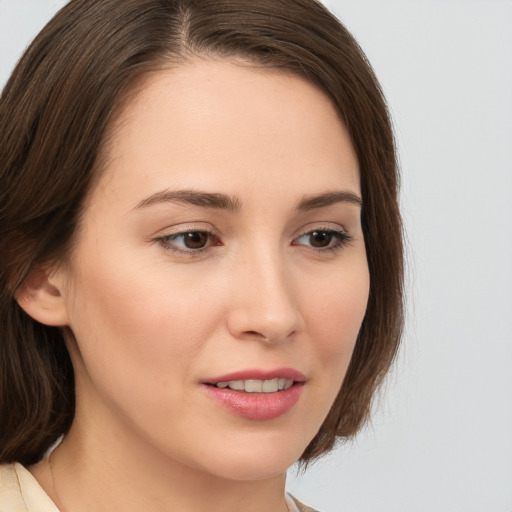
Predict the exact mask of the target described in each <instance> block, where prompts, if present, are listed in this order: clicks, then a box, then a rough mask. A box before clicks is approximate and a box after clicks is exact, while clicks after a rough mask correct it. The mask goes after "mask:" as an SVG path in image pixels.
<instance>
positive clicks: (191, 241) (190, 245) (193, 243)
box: [182, 231, 210, 249]
mask: <svg viewBox="0 0 512 512" xmlns="http://www.w3.org/2000/svg"><path fill="white" fill-rule="evenodd" d="M182 236H183V245H184V246H185V247H186V248H187V249H203V248H204V247H206V245H207V244H208V240H209V238H210V235H209V233H206V232H205V231H191V232H190V233H184V234H183V235H182Z"/></svg>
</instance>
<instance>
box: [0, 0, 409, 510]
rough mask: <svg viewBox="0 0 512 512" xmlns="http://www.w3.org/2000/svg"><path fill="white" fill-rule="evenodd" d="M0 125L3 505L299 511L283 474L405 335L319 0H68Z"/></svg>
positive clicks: (364, 122)
mask: <svg viewBox="0 0 512 512" xmlns="http://www.w3.org/2000/svg"><path fill="white" fill-rule="evenodd" d="M0 119H2V124H1V128H0V162H1V164H0V172H1V176H0V179H1V181H2V183H3V184H5V187H4V189H3V190H2V192H1V202H0V205H1V207H0V208H1V217H0V218H1V222H0V230H1V232H0V240H1V244H2V245H1V252H0V254H1V267H0V268H1V270H0V271H1V285H0V286H1V303H0V312H1V313H0V314H1V325H2V326H3V327H2V329H3V332H2V338H1V351H2V356H1V361H2V367H1V391H0V396H1V398H0V408H1V411H0V417H1V418H2V422H1V426H0V429H1V430H0V439H1V441H0V462H2V463H3V464H4V465H3V466H2V472H1V478H0V489H1V492H0V504H1V506H0V509H1V510H2V511H4V510H5V511H11V510H13V511H14V510H16V511H17V510H27V511H30V512H35V511H36V510H37V511H44V512H46V511H55V510H60V511H61V512H81V511H85V510H87V511H103V510H112V509H113V508H114V507H117V508H119V509H121V510H124V511H131V510H147V511H163V510H169V509H171V510H180V511H184V512H187V511H203V510H209V511H216V510H223V511H225V510H237V511H241V510H243V511H256V510H257V511H260V512H261V511H269V512H270V511H287V510H289V511H293V510H309V509H308V508H307V507H305V506H304V505H302V504H300V503H298V502H297V501H296V500H295V499H293V498H292V497H290V496H286V494H285V474H286V470H287V468H288V467H289V466H290V465H291V464H293V463H294V462H295V461H297V460H299V461H300V462H301V463H302V464H303V465H307V463H308V462H309V461H311V460H313V459H314V458H316V457H318V456H320V455H322V454H324V453H326V452H327V451H329V450H330V449H332V447H333V446H334V445H335V442H336V440H337V439H341V440H342V439H346V438H348V437H350V436H352V435H354V434H355V433H356V432H357V430H358V429H359V428H360V427H361V425H362V424H363V423H364V421H365V420H366V418H367V416H368V411H369V406H370V401H371V397H372V394H373V392H374V390H375V389H376V387H377V386H378V385H379V383H380V382H381V380H382V378H383V377H384V375H385V373H386V372H387V370H388V368H389V366H390V364H391V362H392V360H393V357H394V355H395V353H396V349H397V345H398V340H399V336H400V330H401V312H402V307H401V296H402V294H401V290H402V287H401V283H402V252H401V230H400V217H399V213H398V207H397V169H396V162H395V153H394V144H393V136H392V131H391V128H390V122H389V117H388V113H387V110H386V106H385V102H384V100H383V97H382V93H381V91H380V88H379V85H378V83H377V81H376V79H375V77H374V75H373V73H372V71H371V68H370V67H369V65H368V63H367V61H366V60H365V57H364V55H363V54H362V52H361V50H360V49H359V47H358V46H357V43H356V42H355V41H354V40H353V38H352V37H351V36H350V34H349V33H348V32H347V31H346V29H345V28H344V27H343V26H341V25H340V23H339V22H338V21H337V20H336V19H335V18H334V17H333V16H332V15H331V14H330V13H329V12H328V11H327V10H326V9H325V8H324V7H323V6H322V5H321V4H319V3H317V2H315V1H313V0H293V2H292V1H290V0H281V1H276V0H271V1H264V0H256V1H255V0H251V1H249V0H237V1H232V0H231V1H230V0H220V1H219V0H215V1H208V0H207V1H205V0H201V1H198V0H181V1H180V0H97V1H90V0H87V1H86V0H72V1H71V2H70V3H69V4H68V5H67V6H66V7H64V8H63V9H62V11H61V12H59V13H58V14H57V15H56V16H55V18H54V19H53V20H52V21H51V22H50V23H49V24H48V25H47V27H45V29H44V30H43V31H42V32H41V33H40V34H39V36H38V37H37V38H36V40H35V41H34V42H33V44H32V45H31V46H30V47H29V49H28V50H27V52H26V53H25V55H24V56H23V58H22V59H21V61H20V63H19V64H18V66H17V68H16V69H15V71H14V73H13V75H12V77H11V79H10V80H9V82H8V83H7V85H6V87H5V89H4V92H3V94H2V98H1V102H0ZM61 436H63V437H62V439H61ZM56 443H58V445H57V447H55V445H56ZM2 500H3V501H2Z"/></svg>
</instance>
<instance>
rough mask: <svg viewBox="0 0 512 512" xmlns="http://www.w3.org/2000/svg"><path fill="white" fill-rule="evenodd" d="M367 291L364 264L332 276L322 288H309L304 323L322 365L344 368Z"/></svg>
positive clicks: (367, 285)
mask: <svg viewBox="0 0 512 512" xmlns="http://www.w3.org/2000/svg"><path fill="white" fill-rule="evenodd" d="M368 293H369V274H368V268H367V266H366V264H361V265H358V266H357V267H356V268H354V269H353V270H352V271H350V272H344V273H342V274H341V273H340V275H339V276H336V275H335V274H333V275H332V277H331V279H330V280H329V283H328V287H326V290H321V289H316V290H310V291H309V294H308V303H309V304H310V307H309V308H308V309H307V324H308V325H310V326H311V331H312V332H311V335H312V338H313V340H315V346H316V348H317V352H318V354H319V356H320V357H321V358H322V362H323V364H324V365H326V367H332V366H337V367H338V369H339V368H340V367H341V368H346V366H347V365H348V362H349V359H350V357H351V355H352V351H353V349H354V346H355V342H356V339H357V335H358V333H359V329H360V327H361V323H362V321H363V318H364V315H365V313H366V306H367V303H368Z"/></svg>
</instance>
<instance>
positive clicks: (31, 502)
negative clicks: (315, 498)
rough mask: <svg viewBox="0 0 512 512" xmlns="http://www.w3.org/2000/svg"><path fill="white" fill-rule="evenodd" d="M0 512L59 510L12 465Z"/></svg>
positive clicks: (0, 469)
mask: <svg viewBox="0 0 512 512" xmlns="http://www.w3.org/2000/svg"><path fill="white" fill-rule="evenodd" d="M287 503H288V507H289V508H290V512H317V511H316V510H314V509H312V508H309V507H306V506H305V505H303V504H302V503H300V502H298V501H297V500H296V499H295V498H293V497H292V496H287ZM294 506H295V510H294V509H293V508H292V507H294ZM0 512H59V509H58V508H57V507H56V506H55V504H54V503H53V502H52V500H51V499H50V498H49V497H48V495H47V494H46V493H45V492H44V491H43V489H42V488H41V486H40V485H39V484H38V483H37V481H36V479H35V478H34V477H33V476H32V475H31V474H30V472H29V471H27V470H26V469H25V468H24V467H23V466H22V465H21V464H18V463H14V464H4V465H0Z"/></svg>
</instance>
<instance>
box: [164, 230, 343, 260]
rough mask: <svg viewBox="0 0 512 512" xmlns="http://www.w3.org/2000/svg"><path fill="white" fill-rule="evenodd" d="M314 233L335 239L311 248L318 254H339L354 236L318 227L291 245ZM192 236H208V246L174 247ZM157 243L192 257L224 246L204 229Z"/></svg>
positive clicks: (166, 237)
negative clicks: (178, 242)
mask: <svg viewBox="0 0 512 512" xmlns="http://www.w3.org/2000/svg"><path fill="white" fill-rule="evenodd" d="M314 233H324V234H327V235H328V236H330V237H332V239H331V242H332V240H333V239H334V245H331V246H329V247H320V248H315V247H312V246H309V247H310V248H311V249H312V250H313V251H315V252H317V253H327V252H331V253H332V252H337V251H339V250H341V249H343V248H344V247H345V246H346V245H347V244H349V243H350V242H351V240H352V236H351V235H349V234H348V233H347V232H346V231H344V230H341V229H333V228H332V227H329V228H327V227H317V228H315V229H311V230H309V231H306V232H304V233H302V234H301V235H299V236H298V237H296V238H295V239H294V240H293V241H292V243H291V245H292V246H298V245H302V244H299V243H297V242H296V240H300V239H301V238H303V237H307V236H312V235H313V234H314ZM190 234H195V235H197V234H201V235H206V236H207V237H208V243H207V245H205V246H204V247H198V248H196V249H190V248H187V249H179V248H178V247H176V245H173V243H172V242H175V241H176V240H178V239H180V238H183V237H184V236H186V235H190ZM155 242H157V243H158V244H160V245H161V246H162V247H163V248H164V249H166V250H168V251H171V252H174V253H178V254H184V255H187V256H191V257H194V256H199V255H201V254H202V253H204V252H206V251H208V250H209V249H210V248H211V247H215V246H222V245H224V244H223V243H222V242H221V241H220V239H219V238H218V237H217V236H216V234H215V233H213V232H212V231H208V230H204V229H190V230H187V231H180V232H179V233H173V234H172V235H166V236H162V237H159V238H156V239H155Z"/></svg>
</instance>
